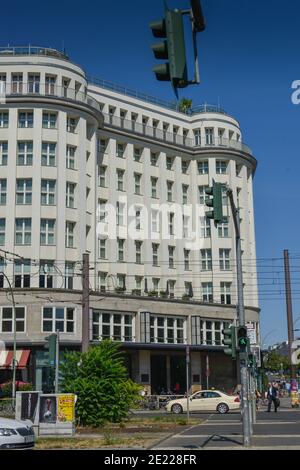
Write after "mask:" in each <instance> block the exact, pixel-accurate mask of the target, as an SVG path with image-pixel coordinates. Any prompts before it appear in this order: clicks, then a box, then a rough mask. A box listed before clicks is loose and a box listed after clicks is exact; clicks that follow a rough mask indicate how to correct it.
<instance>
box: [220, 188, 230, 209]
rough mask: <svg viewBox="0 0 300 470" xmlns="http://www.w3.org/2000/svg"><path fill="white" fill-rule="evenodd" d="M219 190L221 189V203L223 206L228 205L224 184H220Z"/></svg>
mask: <svg viewBox="0 0 300 470" xmlns="http://www.w3.org/2000/svg"><path fill="white" fill-rule="evenodd" d="M221 191H222V204H223V206H227V205H228V196H227V188H226V186H225V185H222V186H221Z"/></svg>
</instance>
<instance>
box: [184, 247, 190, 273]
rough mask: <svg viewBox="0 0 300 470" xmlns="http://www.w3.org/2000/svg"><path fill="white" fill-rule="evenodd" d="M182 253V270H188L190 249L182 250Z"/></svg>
mask: <svg viewBox="0 0 300 470" xmlns="http://www.w3.org/2000/svg"><path fill="white" fill-rule="evenodd" d="M183 255H184V270H185V271H189V270H190V250H183Z"/></svg>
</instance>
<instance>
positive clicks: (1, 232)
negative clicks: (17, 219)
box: [0, 219, 6, 271]
mask: <svg viewBox="0 0 300 470" xmlns="http://www.w3.org/2000/svg"><path fill="white" fill-rule="evenodd" d="M5 223H6V221H5V219H0V246H3V245H5ZM0 271H2V268H1V266H0Z"/></svg>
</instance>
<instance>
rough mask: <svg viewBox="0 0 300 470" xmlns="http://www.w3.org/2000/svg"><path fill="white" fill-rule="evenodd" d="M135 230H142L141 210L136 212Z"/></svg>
mask: <svg viewBox="0 0 300 470" xmlns="http://www.w3.org/2000/svg"><path fill="white" fill-rule="evenodd" d="M135 229H136V230H141V210H140V209H137V210H136V211H135Z"/></svg>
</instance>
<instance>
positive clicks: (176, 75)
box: [150, 8, 189, 89]
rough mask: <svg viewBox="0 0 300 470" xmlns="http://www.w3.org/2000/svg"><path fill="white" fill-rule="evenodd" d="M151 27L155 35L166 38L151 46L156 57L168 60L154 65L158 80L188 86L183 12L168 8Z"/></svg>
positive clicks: (177, 86)
mask: <svg viewBox="0 0 300 470" xmlns="http://www.w3.org/2000/svg"><path fill="white" fill-rule="evenodd" d="M150 28H151V29H152V33H153V36H154V37H156V38H165V39H164V41H162V42H161V43H158V44H154V45H152V46H151V49H152V50H153V52H154V56H155V58H156V59H165V60H168V62H165V63H164V64H161V65H156V66H155V67H153V71H154V73H155V75H156V78H157V80H160V81H170V82H172V85H173V87H174V89H177V88H184V87H186V86H187V85H188V84H189V81H188V77H187V61H186V52H185V39H184V26H183V17H182V12H181V11H180V10H174V11H172V10H169V9H168V8H166V10H165V18H163V19H162V20H161V21H155V22H152V23H150Z"/></svg>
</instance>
